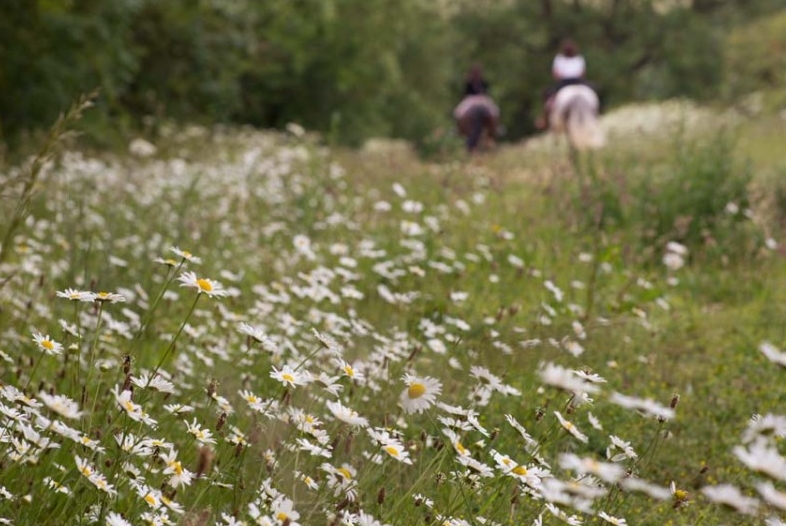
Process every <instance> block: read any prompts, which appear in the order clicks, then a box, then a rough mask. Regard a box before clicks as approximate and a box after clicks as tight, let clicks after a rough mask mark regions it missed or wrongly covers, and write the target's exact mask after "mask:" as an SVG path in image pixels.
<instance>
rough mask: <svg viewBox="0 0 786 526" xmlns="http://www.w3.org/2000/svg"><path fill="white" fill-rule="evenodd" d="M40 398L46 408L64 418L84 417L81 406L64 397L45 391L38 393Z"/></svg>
mask: <svg viewBox="0 0 786 526" xmlns="http://www.w3.org/2000/svg"><path fill="white" fill-rule="evenodd" d="M38 398H39V399H40V400H41V401H42V402H43V403H44V405H45V406H46V407H48V408H49V409H51V410H52V411H54V412H55V413H57V414H59V415H60V416H62V417H64V418H71V419H76V418H80V417H81V416H82V411H80V410H79V405H78V404H77V403H76V402H74V401H73V400H71V399H70V398H68V397H67V396H64V395H50V394H48V393H46V392H44V391H41V392H40V393H38Z"/></svg>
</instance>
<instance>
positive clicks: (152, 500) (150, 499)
mask: <svg viewBox="0 0 786 526" xmlns="http://www.w3.org/2000/svg"><path fill="white" fill-rule="evenodd" d="M145 502H147V503H148V504H150V505H151V506H153V507H154V508H155V507H156V506H158V500H156V497H155V495H153V494H152V493H148V494H147V495H145Z"/></svg>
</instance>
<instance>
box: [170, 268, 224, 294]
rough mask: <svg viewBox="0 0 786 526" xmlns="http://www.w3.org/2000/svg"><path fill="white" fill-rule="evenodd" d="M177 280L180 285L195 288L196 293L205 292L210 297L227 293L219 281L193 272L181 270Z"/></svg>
mask: <svg viewBox="0 0 786 526" xmlns="http://www.w3.org/2000/svg"><path fill="white" fill-rule="evenodd" d="M177 280H178V281H179V282H180V286H181V287H190V288H192V289H195V290H196V291H197V293H198V294H205V295H207V296H208V297H211V298H212V297H213V296H215V297H217V298H223V297H224V296H228V295H229V291H228V290H226V289H224V286H223V285H221V283H219V282H217V281H213V280H212V279H208V278H199V277H197V275H196V273H195V272H191V271H186V272H183V273H182V274H180V276H178V278H177Z"/></svg>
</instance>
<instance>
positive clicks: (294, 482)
mask: <svg viewBox="0 0 786 526" xmlns="http://www.w3.org/2000/svg"><path fill="white" fill-rule="evenodd" d="M709 139H710V140H709V141H707V140H704V139H702V138H701V137H698V138H697V137H690V138H688V139H686V140H685V141H683V143H682V144H681V145H679V148H678V147H677V146H675V145H674V144H673V143H671V142H670V141H663V142H660V143H657V144H656V145H655V146H652V144H655V143H650V144H651V146H650V148H648V149H647V148H644V147H643V146H642V145H640V144H631V145H630V148H629V149H626V147H625V144H624V143H620V145H619V146H617V147H615V148H612V149H609V150H607V151H604V152H602V153H599V154H598V155H597V156H596V158H595V159H594V160H593V161H592V162H593V165H592V166H594V171H592V172H588V173H585V174H583V175H582V174H576V173H575V172H574V171H573V168H572V167H571V166H570V165H569V164H567V163H565V162H564V161H562V160H561V159H560V157H558V156H557V155H558V152H555V151H551V150H546V151H543V150H537V149H529V148H526V147H525V148H523V147H520V146H518V147H517V146H510V147H507V148H504V149H502V150H500V151H499V152H497V153H496V154H493V155H489V156H482V157H476V158H473V159H469V160H467V159H461V158H457V159H453V160H446V161H444V162H440V163H436V162H434V163H425V162H421V161H419V160H418V159H417V158H415V157H414V156H413V155H410V154H407V152H406V151H404V150H401V149H399V150H396V151H395V152H392V153H391V152H385V151H384V150H376V151H374V152H370V151H367V152H353V151H343V150H326V149H324V148H323V147H321V146H320V145H319V143H318V141H316V140H315V139H314V138H312V137H310V136H308V135H301V134H299V133H294V132H293V133H289V134H286V135H278V134H270V133H260V132H253V131H251V130H216V131H214V132H212V133H201V132H199V133H198V130H191V131H190V132H189V133H178V132H177V130H173V131H172V133H171V135H169V137H168V138H167V139H166V140H165V141H164V142H162V144H160V145H158V150H157V151H156V152H155V153H152V155H151V156H149V157H147V156H145V157H139V156H134V155H116V156H112V155H100V156H99V155H89V156H87V155H85V154H83V153H80V152H79V151H78V150H77V149H71V150H68V151H66V152H64V154H63V155H62V156H60V157H59V158H57V161H56V162H55V163H53V164H49V165H47V167H46V169H43V170H41V171H40V172H36V179H37V185H36V189H37V192H36V193H34V194H33V197H32V198H30V199H28V200H27V201H26V205H27V206H26V208H25V210H24V214H23V216H24V217H22V216H21V215H20V220H19V221H17V222H15V225H16V226H14V231H13V232H11V233H10V234H9V235H8V236H7V237H8V239H11V240H12V241H11V242H10V243H9V244H7V246H4V247H3V251H4V253H6V254H8V255H7V256H6V257H7V261H6V263H5V264H4V265H3V266H2V268H1V269H0V272H2V275H1V276H0V282H1V283H2V288H0V295H1V296H2V305H3V308H2V310H0V351H2V353H0V359H2V360H3V366H2V368H0V385H2V389H1V390H0V397H2V399H1V400H0V401H2V406H1V407H0V410H1V411H0V413H1V414H2V416H0V419H1V420H0V429H2V434H0V467H1V468H2V469H1V470H0V486H1V487H0V492H2V497H1V498H0V517H2V518H3V519H4V520H5V521H8V522H11V523H14V524H51V523H57V522H66V523H68V524H93V523H97V524H168V523H172V524H187V525H197V524H287V525H290V526H293V525H295V524H390V525H410V524H433V525H437V524H439V525H445V524H450V525H453V524H456V525H459V524H516V525H518V524H541V523H542V524H559V523H562V522H568V523H579V522H582V523H584V524H605V523H616V524H625V523H628V524H638V525H664V524H675V525H676V524H706V525H709V524H719V523H724V524H732V523H733V524H761V523H762V522H763V521H764V520H769V521H770V522H769V523H770V524H780V523H781V522H779V520H778V519H777V517H778V516H779V514H781V513H782V508H783V505H782V503H781V500H780V499H782V497H781V496H779V495H780V494H774V493H767V491H766V489H764V490H757V487H759V488H762V487H763V486H761V484H763V483H764V482H767V481H771V482H772V483H774V485H775V486H774V487H775V488H780V487H781V485H782V480H781V476H780V475H779V474H778V473H777V472H770V473H769V474H768V473H767V468H766V464H756V463H755V461H758V460H757V459H760V458H763V456H764V455H765V453H766V452H767V451H769V455H770V456H769V457H768V458H769V461H768V462H769V464H770V465H773V466H777V465H778V464H777V463H779V462H782V457H781V455H780V453H779V452H778V449H782V447H781V441H780V438H781V437H782V436H783V435H784V434H786V428H784V424H783V423H781V422H780V420H778V418H783V417H777V418H775V417H774V416H773V417H772V418H773V422H775V424H773V425H771V426H769V427H768V426H765V425H758V426H757V425H756V424H755V422H754V423H752V422H751V420H750V419H751V416H752V415H754V414H760V415H765V414H770V415H778V414H780V413H782V409H781V408H782V407H783V403H784V394H783V393H782V392H781V390H780V389H779V388H778V386H779V385H780V384H781V380H782V375H783V374H784V373H783V371H782V369H781V367H779V365H781V366H782V365H783V364H782V362H783V361H784V360H783V358H782V357H780V358H779V357H778V356H776V355H772V356H771V357H770V358H769V359H768V356H766V355H765V353H764V352H762V351H761V350H760V347H761V346H762V344H763V342H770V343H771V344H772V345H774V346H775V347H776V348H780V347H783V345H784V343H785V342H786V338H785V335H784V329H783V324H782V323H781V320H782V319H783V316H784V307H783V305H784V301H783V299H784V295H785V294H786V288H785V287H784V286H783V283H784V280H783V277H784V275H783V265H782V258H783V253H782V249H781V248H779V247H778V246H777V244H774V243H773V240H778V239H780V238H781V235H782V233H783V230H782V227H781V226H780V223H778V222H777V221H773V220H771V219H772V218H777V217H780V216H779V214H780V213H781V209H780V207H779V202H778V201H777V200H773V199H769V198H768V199H765V197H764V196H767V195H769V194H767V192H762V191H758V193H757V192H756V191H754V190H756V188H757V185H758V188H759V189H761V188H765V189H766V188H768V187H769V186H768V185H770V184H773V185H775V184H777V181H772V180H770V179H767V178H766V177H763V176H761V173H762V172H761V170H764V169H765V166H770V164H769V163H771V162H774V161H777V159H774V160H768V159H765V158H760V159H758V160H757V161H756V162H755V163H754V164H753V166H754V170H753V172H751V171H750V170H749V168H748V167H749V165H748V164H747V163H746V162H745V157H747V155H746V154H744V152H743V150H742V149H745V148H747V147H748V146H746V144H748V143H746V142H745V141H744V140H741V141H740V142H739V143H736V146H734V147H732V143H731V142H724V141H730V140H732V139H730V138H728V137H727V136H719V135H712V136H710V137H709ZM686 145H689V146H691V147H690V148H686V147H685V146H686ZM718 145H720V147H719V146H718ZM19 173H24V172H17V171H15V169H8V170H7V171H6V173H4V174H2V176H0V177H2V178H0V187H2V193H3V195H4V197H5V199H4V200H3V202H2V207H3V214H4V217H7V216H6V215H5V214H6V213H7V212H8V213H10V211H13V210H16V208H15V207H16V201H15V199H17V198H20V197H24V198H25V199H27V196H29V195H31V194H30V192H28V191H27V190H25V188H27V187H26V186H25V185H24V182H25V181H24V176H17V174H19ZM675 174H678V175H680V177H676V176H675ZM697 174H698V175H697ZM699 176H700V177H702V178H705V179H700V180H699V179H695V180H694V181H693V182H692V183H691V184H687V183H686V181H691V177H694V178H696V177H699ZM707 177H712V178H713V179H712V180H713V181H714V183H713V184H712V185H706V184H699V183H700V181H702V180H706V178H707ZM749 190H751V191H750V192H749ZM718 196H721V197H722V198H720V197H718ZM678 200H679V202H680V203H682V205H681V206H680V209H678V210H676V211H675V210H673V208H674V203H675V202H677V201H678ZM728 203H732V204H733V205H734V206H732V207H729V206H728ZM748 210H750V212H748ZM656 224H657V225H660V226H658V229H655V228H654V226H655V225H656ZM692 224H693V225H700V227H701V228H698V229H695V230H692V229H691V228H689V226H690V225H692ZM7 228H8V227H6V230H4V231H3V232H2V234H7V233H8V230H7ZM669 242H678V243H680V244H678V245H671V246H672V249H671V250H672V251H673V252H672V254H671V256H670V259H668V258H666V259H664V256H665V255H666V253H667V248H666V247H667V244H668V243H669ZM680 246H684V248H686V250H687V253H682V254H681V253H680V249H679V247H680ZM176 247H179V248H176ZM184 250H185V251H189V252H184ZM191 253H193V256H192V255H191ZM188 272H194V273H195V274H193V275H191V274H188ZM67 289H75V291H72V292H71V294H73V295H74V298H77V299H69V297H68V296H69V293H67ZM102 291H104V292H105V293H106V294H104V295H97V294H99V293H101V292H102ZM114 294H117V296H114ZM63 296H66V297H63ZM78 298H82V299H84V300H85V301H79V299H78ZM61 346H62V348H61ZM773 361H775V362H779V361H780V362H781V363H773ZM593 375H597V376H593ZM585 378H589V380H587V379H585ZM601 380H603V381H601ZM595 382H599V383H595ZM47 395H50V396H54V395H62V396H64V397H67V398H62V399H59V400H53V399H52V398H49V397H48V396H47ZM336 402H340V405H336ZM77 411H78V412H77ZM560 418H562V419H563V420H560ZM766 422H769V421H766ZM612 436H613V437H614V439H612ZM625 442H627V443H628V444H629V447H627V448H626V447H625V446H624V443H625ZM735 448H738V449H736V450H735ZM757 448H759V449H757ZM766 448H769V449H766ZM735 451H736V453H735ZM745 451H749V452H750V456H751V458H753V459H754V460H755V461H754V460H748V464H747V465H746V464H745V463H743V462H742V459H743V458H745V459H747V458H748V457H746V456H745ZM637 483H638V486H636V484H637ZM721 484H733V485H734V487H736V488H739V489H740V490H741V491H742V495H743V496H744V497H743V496H740V495H736V494H732V493H728V494H726V495H731V496H726V497H724V496H722V495H721V496H718V495H717V494H716V493H713V489H715V490H717V486H718V485H721ZM721 489H723V486H721ZM781 490H782V488H781ZM726 491H731V490H728V488H727V489H726ZM746 498H747V499H748V500H746ZM750 499H755V502H756V505H755V509H754V507H753V504H752V502H753V501H752V500H750ZM724 503H725V504H724ZM601 512H602V513H601Z"/></svg>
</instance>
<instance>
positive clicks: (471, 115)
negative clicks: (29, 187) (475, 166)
mask: <svg viewBox="0 0 786 526" xmlns="http://www.w3.org/2000/svg"><path fill="white" fill-rule="evenodd" d="M467 117H468V119H469V128H470V129H469V134H468V135H467V150H469V151H470V152H472V151H475V149H476V148H477V147H478V144H479V143H480V139H481V137H482V136H483V130H484V129H485V125H486V119H487V118H489V117H490V115H489V112H488V110H487V109H486V108H484V107H482V106H475V107H473V108H471V109H470V110H469V112H468V115H467Z"/></svg>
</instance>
